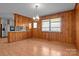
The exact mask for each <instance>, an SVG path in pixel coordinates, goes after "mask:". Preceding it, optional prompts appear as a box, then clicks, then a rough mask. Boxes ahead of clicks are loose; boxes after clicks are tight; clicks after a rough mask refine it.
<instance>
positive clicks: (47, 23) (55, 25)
mask: <svg viewBox="0 0 79 59" xmlns="http://www.w3.org/2000/svg"><path fill="white" fill-rule="evenodd" d="M42 31H50V32H51V31H52V32H61V18H54V19H49V20H42Z"/></svg>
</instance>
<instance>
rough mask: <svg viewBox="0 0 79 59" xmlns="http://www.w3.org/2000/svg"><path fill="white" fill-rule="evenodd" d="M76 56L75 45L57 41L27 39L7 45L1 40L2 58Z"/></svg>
mask: <svg viewBox="0 0 79 59" xmlns="http://www.w3.org/2000/svg"><path fill="white" fill-rule="evenodd" d="M61 55H62V56H64V55H66V56H75V55H79V54H78V51H77V50H76V48H75V46H74V45H73V44H65V43H61V42H56V41H44V40H38V39H36V40H35V39H27V40H21V41H17V42H13V43H7V38H3V39H0V56H61Z"/></svg>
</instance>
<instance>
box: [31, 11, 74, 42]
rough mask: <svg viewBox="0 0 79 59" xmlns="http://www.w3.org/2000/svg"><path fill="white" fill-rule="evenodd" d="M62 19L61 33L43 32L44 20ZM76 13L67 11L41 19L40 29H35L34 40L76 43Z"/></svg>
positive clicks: (39, 22)
mask: <svg viewBox="0 0 79 59" xmlns="http://www.w3.org/2000/svg"><path fill="white" fill-rule="evenodd" d="M57 17H61V20H62V21H61V24H62V25H61V32H42V21H41V20H44V19H52V18H57ZM73 19H74V11H73V10H71V11H66V12H61V13H57V14H53V15H47V16H43V17H41V19H40V20H39V21H38V22H37V23H38V28H37V29H33V31H32V32H33V33H32V34H33V38H40V39H44V40H50V41H54V40H55V41H60V42H64V43H74V38H75V37H74V32H73V31H74V28H73V26H74V23H73V22H74V21H73Z"/></svg>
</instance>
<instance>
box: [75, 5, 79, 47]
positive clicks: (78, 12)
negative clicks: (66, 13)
mask: <svg viewBox="0 0 79 59" xmlns="http://www.w3.org/2000/svg"><path fill="white" fill-rule="evenodd" d="M75 17H76V18H75V19H76V46H77V48H78V49H79V4H77V5H76V7H75Z"/></svg>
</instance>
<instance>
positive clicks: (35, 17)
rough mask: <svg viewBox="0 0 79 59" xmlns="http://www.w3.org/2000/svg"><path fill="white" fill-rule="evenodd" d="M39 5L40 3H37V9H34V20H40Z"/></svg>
mask: <svg viewBox="0 0 79 59" xmlns="http://www.w3.org/2000/svg"><path fill="white" fill-rule="evenodd" d="M38 7H39V5H38V4H36V5H35V11H34V17H33V20H34V21H38V20H39V15H38Z"/></svg>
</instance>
